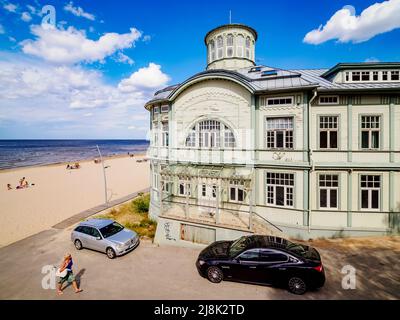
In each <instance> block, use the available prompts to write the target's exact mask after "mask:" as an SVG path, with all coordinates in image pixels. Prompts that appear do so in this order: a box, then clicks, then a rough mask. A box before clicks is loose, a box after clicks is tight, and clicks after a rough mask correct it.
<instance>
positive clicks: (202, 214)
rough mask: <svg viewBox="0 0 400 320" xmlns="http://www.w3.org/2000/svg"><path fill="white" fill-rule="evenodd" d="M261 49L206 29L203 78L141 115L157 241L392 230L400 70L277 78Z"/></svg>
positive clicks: (342, 67) (286, 73)
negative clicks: (146, 130)
mask: <svg viewBox="0 0 400 320" xmlns="http://www.w3.org/2000/svg"><path fill="white" fill-rule="evenodd" d="M256 41H257V32H256V31H255V30H254V29H252V28H250V27H248V26H245V25H239V24H229V25H224V26H221V27H218V28H215V29H213V30H211V31H210V32H209V33H207V35H206V37H205V45H206V47H207V68H206V70H205V71H203V72H200V73H198V74H196V75H194V76H192V77H191V78H189V79H187V80H186V81H184V82H183V83H181V84H178V85H174V86H170V87H168V88H165V89H163V90H160V91H158V92H156V94H155V96H154V98H153V99H152V100H151V101H149V102H148V103H147V104H146V105H145V108H146V109H147V110H148V111H149V112H150V114H151V119H150V126H151V133H152V138H151V145H150V148H149V156H150V160H151V164H150V165H151V175H152V177H151V204H150V214H151V216H152V217H153V218H154V219H157V220H158V222H159V223H158V228H157V234H156V241H157V242H159V243H178V244H180V245H193V244H194V243H200V244H206V243H209V242H212V241H215V240H222V239H234V238H237V237H238V236H240V235H242V234H251V233H264V234H275V235H284V236H290V237H295V238H303V239H308V238H315V237H331V236H340V235H343V236H346V235H354V236H364V235H380V234H388V233H392V232H398V230H399V228H400V227H399V226H400V213H399V212H400V79H399V71H400V63H339V64H337V65H336V66H334V67H332V68H331V69H310V70H283V69H279V68H274V67H268V66H258V65H256V64H255V43H256Z"/></svg>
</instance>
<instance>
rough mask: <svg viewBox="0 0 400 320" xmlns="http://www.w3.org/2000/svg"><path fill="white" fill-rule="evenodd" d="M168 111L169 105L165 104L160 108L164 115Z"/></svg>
mask: <svg viewBox="0 0 400 320" xmlns="http://www.w3.org/2000/svg"><path fill="white" fill-rule="evenodd" d="M168 111H169V105H167V104H165V105H163V106H161V113H166V112H168Z"/></svg>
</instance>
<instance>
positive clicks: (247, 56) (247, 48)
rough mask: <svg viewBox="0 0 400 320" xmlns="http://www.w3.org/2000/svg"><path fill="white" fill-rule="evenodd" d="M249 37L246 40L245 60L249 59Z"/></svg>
mask: <svg viewBox="0 0 400 320" xmlns="http://www.w3.org/2000/svg"><path fill="white" fill-rule="evenodd" d="M250 43H251V42H250V37H247V38H246V58H248V59H250Z"/></svg>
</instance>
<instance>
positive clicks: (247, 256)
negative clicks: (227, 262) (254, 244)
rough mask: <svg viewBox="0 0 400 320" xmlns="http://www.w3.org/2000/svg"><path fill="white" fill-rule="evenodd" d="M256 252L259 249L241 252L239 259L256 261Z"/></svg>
mask: <svg viewBox="0 0 400 320" xmlns="http://www.w3.org/2000/svg"><path fill="white" fill-rule="evenodd" d="M258 251H259V249H252V250H247V251H245V252H243V253H242V254H241V255H240V256H239V259H240V260H242V261H249V262H250V261H258V256H259V255H258Z"/></svg>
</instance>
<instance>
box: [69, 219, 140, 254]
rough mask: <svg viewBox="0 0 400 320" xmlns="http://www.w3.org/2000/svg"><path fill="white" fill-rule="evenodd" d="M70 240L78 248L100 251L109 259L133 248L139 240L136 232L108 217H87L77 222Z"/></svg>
mask: <svg viewBox="0 0 400 320" xmlns="http://www.w3.org/2000/svg"><path fill="white" fill-rule="evenodd" d="M71 240H72V242H73V243H74V245H75V248H76V249H78V250H81V249H82V248H88V249H92V250H96V251H100V252H103V253H106V254H107V257H109V258H110V259H114V258H115V257H116V256H121V255H123V254H125V253H127V252H129V251H131V250H133V249H135V248H136V247H137V246H138V245H139V242H140V240H139V236H138V235H137V233H136V232H134V231H131V230H128V229H126V228H124V227H123V226H122V225H120V224H119V223H118V222H116V221H113V220H108V219H89V220H86V221H83V222H81V223H79V225H78V226H77V227H76V228H75V229H74V230H73V231H72V233H71Z"/></svg>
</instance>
